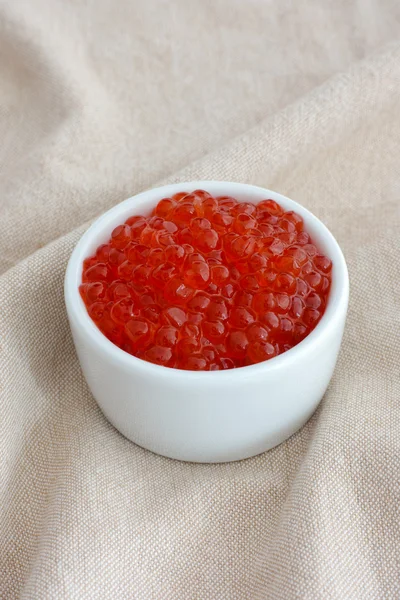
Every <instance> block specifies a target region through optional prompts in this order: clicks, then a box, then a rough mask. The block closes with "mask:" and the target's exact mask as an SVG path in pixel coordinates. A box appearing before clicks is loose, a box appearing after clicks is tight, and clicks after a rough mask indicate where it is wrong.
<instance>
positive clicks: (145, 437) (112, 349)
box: [65, 181, 348, 462]
mask: <svg viewBox="0 0 400 600" xmlns="http://www.w3.org/2000/svg"><path fill="white" fill-rule="evenodd" d="M198 188H201V189H206V190H207V191H209V192H210V193H212V194H216V195H232V196H235V197H236V198H238V199H239V200H242V201H243V200H246V201H251V202H259V201H260V200H262V199H265V198H273V199H275V200H276V201H277V202H279V203H280V204H281V205H282V206H283V207H284V208H285V209H287V210H296V211H297V212H298V213H300V214H301V215H302V216H303V218H304V221H305V226H306V229H307V230H308V231H309V232H310V234H311V236H312V237H313V239H314V241H315V242H316V243H317V244H318V246H319V247H320V249H321V251H323V252H325V253H326V254H327V255H328V256H329V257H330V258H331V259H332V261H333V264H334V268H333V274H332V289H331V294H330V300H329V303H328V307H327V309H326V312H325V314H324V316H323V317H322V319H321V321H320V323H319V324H318V326H317V327H316V329H315V330H314V331H313V332H312V333H311V334H310V335H309V336H308V337H307V338H306V339H305V340H304V341H303V342H301V343H300V344H299V345H298V346H296V347H295V348H293V349H291V350H289V351H288V352H285V353H284V354H283V355H280V356H278V357H276V358H274V359H272V360H270V361H267V362H265V363H259V364H257V365H252V366H249V367H243V368H240V369H232V370H228V371H216V372H190V371H180V370H177V369H169V368H165V367H159V366H157V365H152V364H150V363H147V362H146V361H142V360H140V359H137V358H135V357H132V356H130V355H129V354H127V353H125V352H123V351H122V350H120V349H119V348H117V347H116V346H114V345H113V344H112V343H111V342H109V340H107V339H106V338H105V336H103V334H101V332H100V331H99V330H98V329H97V327H96V326H95V324H94V323H93V322H92V321H91V319H90V317H89V316H88V314H87V312H86V308H85V306H84V304H83V302H82V300H81V298H80V295H79V293H78V286H79V284H80V282H81V274H82V262H83V259H84V258H86V257H87V256H89V255H90V254H91V253H92V252H94V251H95V249H96V248H97V247H98V246H99V245H100V244H101V243H103V242H105V241H106V240H107V239H108V238H109V236H110V234H111V231H112V230H113V228H114V227H115V226H116V225H118V224H120V223H121V222H123V221H124V220H125V219H126V218H127V217H128V216H131V215H132V214H140V213H142V214H146V213H147V214H148V213H149V212H150V210H151V209H152V208H153V207H154V205H155V203H156V202H157V200H159V199H161V198H162V197H165V196H169V195H172V194H174V193H176V192H178V191H182V190H187V191H193V190H194V189H198ZM65 297H66V306H67V312H68V316H69V320H70V325H71V330H72V334H73V339H74V342H75V346H76V349H77V353H78V357H79V360H80V364H81V367H82V370H83V373H84V375H85V378H86V381H87V383H88V385H89V387H90V389H91V391H92V393H93V395H94V397H95V399H96V400H97V402H98V404H99V406H100V408H101V409H102V411H103V413H104V414H105V416H106V417H107V418H108V419H109V421H110V422H111V423H112V424H113V425H114V426H115V427H116V428H117V429H118V430H119V431H120V432H121V433H122V434H123V435H125V436H126V437H127V438H129V439H130V440H132V441H134V442H136V443H137V444H139V445H140V446H142V447H144V448H147V449H149V450H152V451H154V452H156V453H158V454H162V455H164V456H168V457H171V458H177V459H181V460H187V461H195V462H224V461H232V460H239V459H242V458H247V457H250V456H254V455H256V454H259V453H260V452H263V451H265V450H268V449H270V448H272V447H274V446H276V445H277V444H279V443H281V442H283V441H284V440H285V439H287V438H288V437H289V436H290V435H292V434H293V433H294V432H295V431H297V430H298V429H299V428H300V427H301V426H302V425H303V424H304V423H305V422H306V421H307V420H308V419H309V417H310V416H311V415H312V413H313V412H314V410H315V409H316V407H317V405H318V403H319V402H320V400H321V398H322V396H323V394H324V392H325V390H326V388H327V386H328V384H329V381H330V379H331V377H332V373H333V370H334V367H335V364H336V360H337V355H338V352H339V348H340V344H341V340H342V335H343V329H344V324H345V319H346V312H347V304H348V275H347V268H346V264H345V261H344V258H343V255H342V253H341V251H340V248H339V246H338V244H337V242H336V241H335V240H334V238H333V236H332V235H331V234H330V233H329V231H328V230H327V229H326V227H325V226H324V225H323V224H322V223H321V222H320V221H318V219H317V218H316V217H315V216H313V215H312V214H311V213H309V212H308V211H307V210H306V209H304V208H303V207H301V206H300V205H298V204H297V203H295V202H293V201H291V200H289V199H288V198H285V197H284V196H281V195H280V194H277V193H275V192H272V191H270V190H266V189H263V188H258V187H255V186H249V185H246V184H238V183H229V182H206V181H197V182H196V181H195V182H189V183H180V184H174V185H170V186H165V187H163V188H156V189H154V190H149V191H148V192H144V193H142V194H139V195H138V196H136V197H133V198H130V199H129V200H126V201H125V202H122V203H121V204H119V205H117V206H116V207H114V208H113V209H111V210H110V211H109V212H108V213H106V214H105V215H103V216H102V217H100V219H98V220H97V221H96V222H95V223H94V224H93V225H92V227H91V228H90V229H89V230H88V231H87V232H86V233H85V234H84V236H83V237H82V238H81V240H80V242H79V243H78V245H77V247H76V248H75V250H74V252H73V254H72V256H71V259H70V262H69V265H68V269H67V274H66V281H65Z"/></svg>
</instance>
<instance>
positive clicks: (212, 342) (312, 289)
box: [79, 190, 332, 371]
mask: <svg viewBox="0 0 400 600" xmlns="http://www.w3.org/2000/svg"><path fill="white" fill-rule="evenodd" d="M331 270H332V262H331V261H330V259H329V258H327V257H326V256H323V255H321V254H320V253H319V252H318V249H317V247H316V246H315V245H314V244H313V242H312V240H311V238H310V236H309V234H308V233H307V232H306V231H305V230H304V227H303V219H302V218H301V216H300V215H298V214H297V213H295V212H293V211H285V210H284V209H283V208H282V207H281V206H280V205H279V204H277V203H276V202H275V201H274V200H263V201H262V202H260V203H259V204H257V205H254V204H250V203H247V202H238V201H237V200H236V199H235V198H231V197H228V196H220V197H216V198H215V197H213V196H211V195H210V194H209V193H208V192H205V191H204V190H196V191H194V192H192V193H190V194H188V193H185V192H181V193H179V194H175V195H174V196H173V197H172V198H163V199H162V200H160V202H159V203H158V204H157V206H156V208H155V209H154V210H153V212H152V214H151V216H150V217H143V216H133V217H130V218H129V219H127V221H126V222H125V223H123V224H122V225H119V226H118V227H116V228H115V229H114V231H113V232H112V235H111V238H110V240H109V241H108V242H107V244H103V245H102V246H99V248H98V249H97V251H96V254H95V255H94V256H91V257H90V258H87V259H86V260H85V261H84V264H83V275H82V285H81V286H80V288H79V289H80V293H81V296H82V299H83V301H84V303H85V305H86V307H87V310H88V313H89V315H90V317H91V318H92V319H93V321H94V322H95V323H96V325H97V326H98V327H99V329H100V330H101V331H102V332H103V333H104V335H105V336H106V337H107V338H108V339H109V340H111V341H112V342H113V343H114V344H116V345H117V346H119V347H120V348H122V349H123V350H125V351H126V352H129V353H130V354H133V355H134V356H137V357H138V358H142V359H144V360H147V361H150V362H152V363H155V364H158V365H164V366H167V367H175V368H178V369H188V370H202V371H216V370H221V369H230V368H234V367H243V366H246V365H250V364H254V363H258V362H261V361H265V360H269V359H270V358H273V357H274V356H277V355H278V354H282V353H283V352H285V351H286V350H289V349H290V348H292V347H293V346H295V345H296V344H298V343H299V342H301V341H302V340H303V339H304V338H305V337H306V336H307V335H308V334H309V333H310V331H311V330H312V329H314V327H315V326H316V325H317V323H318V322H319V320H320V319H321V317H322V315H323V313H324V310H325V307H326V303H327V299H328V295H329V289H330V285H331Z"/></svg>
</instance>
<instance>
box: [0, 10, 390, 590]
mask: <svg viewBox="0 0 400 600" xmlns="http://www.w3.org/2000/svg"><path fill="white" fill-rule="evenodd" d="M399 35H400V4H399V3H398V2H396V1H395V0H358V1H354V2H349V1H347V0H336V1H330V0H328V1H326V2H320V1H319V0H299V1H297V2H291V1H290V0H279V1H278V0H269V1H263V0H249V1H246V2H244V1H243V2H240V1H238V0H233V1H232V0H213V1H212V0H205V1H202V2H195V0H188V1H185V0H173V1H171V2H168V1H166V0H152V1H151V2H146V0H138V1H135V2H133V1H130V0H121V1H120V2H112V1H111V0H96V1H95V0H86V1H84V0H73V1H71V2H66V1H64V0H53V1H52V2H49V1H46V0H15V1H13V2H8V1H7V0H0V82H1V83H0V210H1V218H0V272H1V273H2V274H1V275H0V598H1V599H4V600H14V599H17V598H21V599H23V600H54V599H56V598H57V599H64V598H66V599H72V600H78V599H79V600H80V599H90V600H92V599H93V600H94V599H96V600H101V599H109V598H112V599H113V600H122V599H131V598H133V599H139V600H149V599H153V598H154V599H162V600H164V599H165V600H181V599H185V600H187V599H200V600H214V599H221V600H227V599H234V600H236V599H240V600H242V599H243V600H244V599H246V600H247V599H249V600H258V599H273V600H275V599H281V600H292V599H318V600H319V599H321V600H330V599H333V600H344V599H345V600H376V599H381V598H382V599H398V598H400V379H399V371H400V369H399V362H400V361H399V358H400V350H399V336H400V318H399V314H400V300H399V276H400V266H399V265H400V241H399V239H400V175H399V174H400V171H399V164H400V110H399V106H400V42H399V40H400V38H399ZM192 179H221V180H232V181H241V182H246V183H253V184H257V185H262V186H265V187H269V188H271V189H275V190H277V191H279V192H282V193H284V194H286V195H288V196H290V197H292V198H293V199H295V200H297V201H299V202H300V203H302V204H304V205H305V206H306V207H307V208H309V209H310V210H311V211H312V212H314V213H315V214H316V215H317V216H318V217H319V218H321V219H322V220H323V222H324V223H326V225H327V226H328V227H329V228H330V229H331V231H332V232H333V234H334V235H335V237H336V238H337V240H338V242H339V243H340V245H341V247H342V248H343V251H344V254H345V257H346V260H347V262H348V267H349V273H350V285H351V299H350V307H349V314H348V321H347V326H346V331H345V337H344V342H343V346H342V350H341V353H340V357H339V361H338V365H337V368H336V371H335V374H334V377H333V379H332V382H331V384H330V386H329V389H328V391H327V393H326V395H325V397H324V398H323V400H322V402H321V405H320V406H319V408H318V410H317V412H316V413H315V414H314V416H313V417H312V418H311V420H310V421H309V422H308V423H307V425H306V426H305V427H303V429H302V430H301V431H299V432H298V433H297V434H295V435H294V436H292V437H291V438H290V439H289V440H288V441H287V442H285V443H283V444H281V445H280V446H278V447H276V448H275V449H273V450H271V451H269V452H266V453H264V454H262V455H260V456H257V457H255V458H252V459H248V460H245V461H241V462H236V463H230V464H219V465H196V464H189V463H183V462H179V461H173V460H169V459H166V458H163V457H160V456H156V455H154V454H152V453H151V452H148V451H146V450H143V449H141V448H139V447H137V446H136V445H135V444H133V443H131V442H129V441H128V440H126V439H125V438H124V437H122V436H121V435H120V434H119V433H118V432H117V431H116V430H115V429H114V428H113V427H112V426H111V425H110V424H109V423H108V422H107V421H106V419H105V418H104V417H103V415H102V413H101V412H100V410H99V408H98V407H97V405H96V403H95V401H94V399H93V397H92V396H91V394H90V392H89V391H88V389H87V386H86V384H85V381H84V379H83V377H82V374H81V371H80V368H79V364H78V361H77V357H76V354H75V351H74V347H73V344H72V340H71V336H70V331H69V327H68V323H67V318H66V312H65V307H64V301H63V277H64V273H65V268H66V264H67V261H68V258H69V256H70V254H71V251H72V249H73V247H74V244H75V243H76V242H77V240H78V239H79V237H80V235H81V234H82V233H83V231H84V230H85V229H86V228H87V226H88V224H89V223H90V221H91V220H92V219H94V218H95V217H96V216H97V215H99V214H101V213H102V212H103V211H104V210H106V209H107V208H110V207H111V206H113V205H114V204H116V203H117V202H119V201H121V200H123V199H125V198H127V197H129V196H131V195H133V194H135V193H137V192H139V191H141V190H144V189H146V188H148V187H151V186H154V185H156V184H158V183H161V182H176V181H185V180H192Z"/></svg>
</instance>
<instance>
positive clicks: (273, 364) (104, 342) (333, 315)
mask: <svg viewBox="0 0 400 600" xmlns="http://www.w3.org/2000/svg"><path fill="white" fill-rule="evenodd" d="M208 188H212V191H211V193H212V194H216V195H230V196H235V194H236V195H239V196H240V195H243V194H245V193H246V192H248V193H250V194H251V193H253V194H260V195H262V196H263V197H264V198H265V199H273V200H275V201H277V202H278V203H280V204H282V206H283V207H284V208H285V209H286V210H295V211H296V212H298V213H299V214H300V215H301V216H302V217H303V218H304V220H305V221H306V227H307V228H309V226H310V224H311V226H312V229H314V230H318V236H319V237H320V238H322V239H323V244H324V245H325V249H324V252H326V253H327V254H328V256H329V257H330V258H331V260H332V262H333V270H332V287H331V290H330V296H329V301H328V306H327V307H326V310H325V312H324V314H323V316H322V318H321V320H320V321H319V323H318V325H317V326H316V327H315V329H313V331H311V333H309V334H308V335H307V337H306V338H304V340H302V341H301V342H300V343H299V344H297V345H296V346H294V347H293V348H291V349H290V350H287V351H286V352H284V353H283V354H279V355H278V356H275V357H273V358H271V359H269V360H267V361H263V362H260V363H256V364H253V365H248V366H244V367H237V368H234V369H226V370H220V371H186V370H183V369H174V368H170V367H164V366H161V365H156V364H154V363H150V362H148V361H145V360H143V359H141V358H137V357H136V356H133V355H131V354H129V353H128V352H125V351H124V350H122V349H121V348H119V347H118V346H116V345H115V344H113V342H111V341H110V340H109V339H108V338H106V336H105V335H104V334H103V333H102V332H101V331H100V329H98V327H97V326H96V324H95V323H94V321H92V319H91V318H90V316H89V314H88V312H87V310H86V306H85V304H84V302H83V300H82V298H81V296H80V294H79V291H78V287H79V285H80V283H81V277H82V263H83V260H84V259H85V258H87V256H89V255H90V251H88V246H90V243H91V241H93V238H95V237H96V236H98V235H99V234H101V232H104V230H106V229H107V228H110V221H112V220H113V219H114V218H115V220H116V224H120V223H122V222H123V221H125V219H126V218H128V213H130V209H131V208H132V209H133V208H134V206H135V204H136V203H137V204H139V203H140V202H141V201H142V202H144V203H146V202H148V204H149V205H151V204H153V206H154V205H155V204H156V202H157V201H158V200H161V198H164V197H168V196H171V195H173V194H175V193H177V192H179V191H184V190H185V191H186V190H189V191H193V190H196V189H205V190H207V189H208ZM188 193H189V192H188ZM250 201H251V200H250ZM260 201H261V200H258V202H260ZM138 211H140V207H139V208H138ZM144 212H145V211H144ZM124 213H126V214H127V216H122V215H123V214H124ZM130 214H134V211H133V213H130ZM119 215H121V220H118V218H117V217H118V216H119ZM116 224H113V226H112V228H114V227H115V226H116ZM110 233H111V232H110ZM104 238H105V240H106V239H109V234H107V235H104ZM96 244H97V245H96V247H98V245H100V244H101V242H96ZM327 248H328V250H327ZM64 296H65V303H66V308H67V313H68V316H69V319H70V320H71V321H73V322H74V324H75V325H76V326H78V327H79V328H80V329H81V330H82V331H83V332H84V335H86V336H88V337H89V339H90V340H91V342H92V343H93V344H95V345H96V346H97V347H98V348H99V349H100V350H101V351H102V352H103V354H105V355H107V357H108V359H109V361H110V362H111V363H114V364H118V365H119V366H120V367H124V368H125V369H127V370H132V371H137V370H138V369H141V370H143V371H144V372H147V374H148V376H151V375H154V376H157V377H174V378H175V379H178V378H180V379H182V380H186V379H192V380H193V379H198V378H201V379H203V380H207V379H209V380H210V379H211V380H213V381H214V382H216V381H217V380H218V379H220V380H221V379H224V378H227V377H229V378H241V377H243V376H246V377H247V376H251V375H253V374H254V375H256V374H257V373H259V372H260V371H263V372H264V373H268V372H271V371H274V370H276V369H280V368H282V367H283V368H284V367H285V366H288V367H289V366H290V365H291V363H292V362H294V361H296V360H298V359H299V358H300V357H301V355H304V354H305V353H307V352H310V351H312V350H313V348H315V347H316V346H317V345H318V342H319V340H320V338H321V337H322V336H325V335H327V334H328V333H329V332H330V331H331V330H332V329H333V328H335V327H337V326H340V321H341V320H342V318H343V316H345V315H346V311H347V305H348V297H349V278H348V270H347V265H346V261H345V258H344V256H343V253H342V250H341V248H340V246H339V244H338V242H337V241H336V239H335V238H334V236H333V235H332V233H331V232H330V231H329V229H328V228H327V227H326V225H324V224H323V223H322V221H320V220H319V219H318V218H317V217H316V216H315V215H314V214H313V213H311V212H310V211H309V210H308V209H306V208H305V207H304V206H302V205H301V204H299V203H298V202H296V201H294V200H291V199H290V198H288V197H287V196H284V195H282V194H280V193H278V192H275V191H273V190H269V189H267V188H263V187H260V186H255V185H251V184H246V183H237V182H230V181H222V180H221V181H219V180H204V181H200V180H198V181H196V180H195V181H188V182H187V181H184V182H178V183H173V184H167V185H163V186H160V187H155V188H149V189H147V190H145V191H143V192H140V193H139V194H135V195H134V196H131V197H129V198H127V199H126V200H123V201H122V202H119V203H118V204H116V205H115V206H113V207H112V208H111V209H109V210H108V211H106V212H105V213H103V214H102V215H101V216H100V217H98V218H97V219H96V220H95V221H94V222H93V223H92V224H91V225H90V227H89V228H88V229H87V230H86V231H85V233H84V234H83V235H82V237H81V238H80V240H79V241H78V243H77V244H76V246H75V248H74V250H73V251H72V254H71V256H70V259H69V261H68V265H67V269H66V273H65V280H64Z"/></svg>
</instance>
